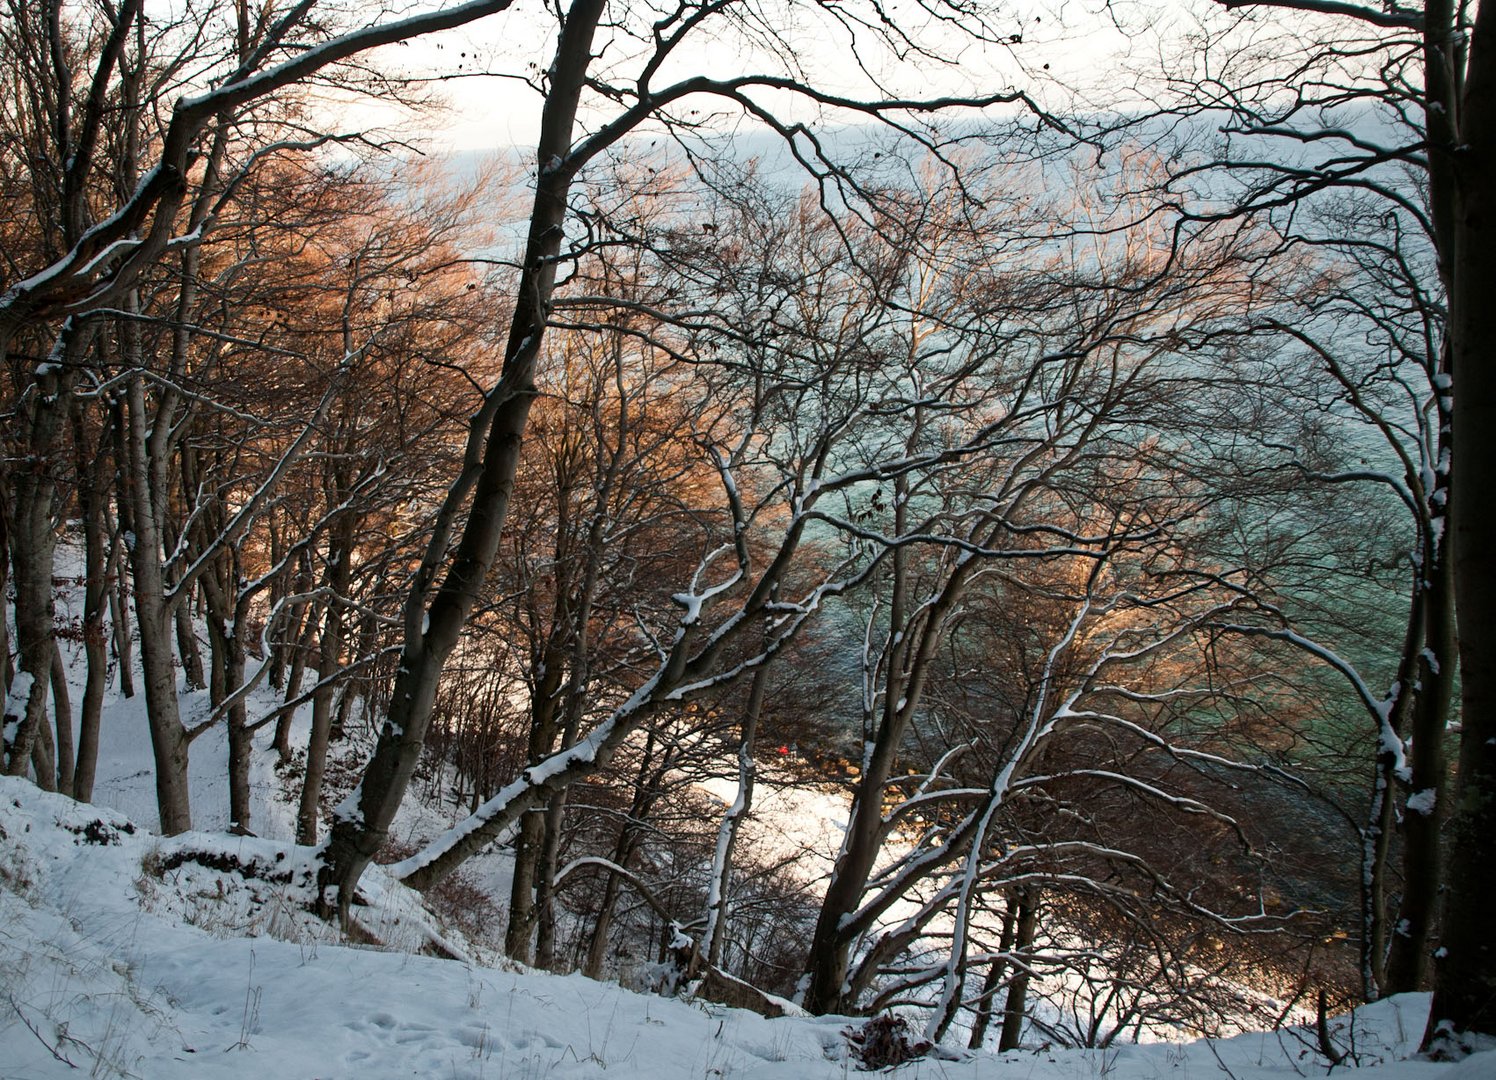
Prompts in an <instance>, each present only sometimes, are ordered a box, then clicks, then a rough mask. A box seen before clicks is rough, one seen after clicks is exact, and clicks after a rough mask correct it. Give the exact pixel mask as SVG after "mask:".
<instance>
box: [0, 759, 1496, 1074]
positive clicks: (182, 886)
mask: <svg viewBox="0 0 1496 1080" xmlns="http://www.w3.org/2000/svg"><path fill="white" fill-rule="evenodd" d="M192 853H197V856H198V857H200V858H201V859H202V860H203V861H202V862H193V861H191V859H190V856H191V855H192ZM310 855H311V850H310V849H305V848H302V849H298V848H295V847H293V846H291V845H286V844H281V843H277V842H273V841H267V840H256V839H243V838H237V837H233V838H231V837H224V836H219V835H212V834H206V833H189V834H186V835H185V836H182V837H177V838H173V839H172V840H170V841H167V840H162V839H159V838H157V837H153V836H151V835H150V834H149V833H148V832H147V831H146V830H145V829H143V828H141V827H140V826H138V825H132V824H131V823H130V822H129V821H128V819H126V818H125V817H124V816H123V815H120V814H117V813H114V812H111V811H108V810H102V809H100V808H98V807H87V806H80V805H77V804H74V803H72V802H70V801H69V800H67V799H64V798H61V797H59V796H55V795H49V794H45V793H43V792H40V791H38V790H37V789H36V788H35V787H33V786H32V785H30V784H29V783H27V782H25V781H21V780H16V779H13V778H8V777H6V778H0V926H3V927H4V930H3V931H0V985H3V986H4V987H5V999H4V1001H3V1002H0V1005H3V1013H0V1062H4V1063H5V1064H4V1070H5V1075H6V1076H7V1077H16V1078H28V1080H30V1078H38V1080H40V1078H49V1077H64V1076H75V1075H83V1074H84V1071H85V1070H87V1071H88V1073H89V1074H91V1075H96V1076H117V1077H124V1076H141V1077H150V1078H152V1080H176V1078H184V1080H185V1078H192V1080H198V1078H209V1080H210V1078H214V1077H238V1076H251V1075H253V1076H286V1077H354V1076H356V1077H359V1078H360V1080H365V1078H367V1080H381V1078H386V1077H388V1078H394V1077H410V1076H422V1077H444V1078H445V1077H453V1078H457V1080H479V1078H505V1077H516V1078H531V1077H534V1078H549V1077H554V1078H558V1080H563V1078H574V1077H601V1076H606V1077H621V1078H625V1080H628V1078H648V1080H677V1078H679V1080H685V1078H687V1077H694V1078H701V1077H733V1078H739V1080H780V1078H783V1080H789V1078H811V1080H813V1078H816V1077H824V1078H826V1080H831V1078H833V1077H846V1076H847V1075H849V1073H850V1072H852V1071H854V1070H855V1062H852V1061H849V1059H848V1057H847V1050H846V1043H845V1040H844V1038H843V1036H842V1030H843V1028H844V1027H846V1026H847V1024H848V1021H846V1020H845V1019H843V1018H835V1017H830V1018H808V1017H793V1016H792V1017H786V1018H782V1019H777V1020H769V1019H765V1018H763V1017H761V1016H758V1015H756V1014H753V1013H749V1012H744V1011H741V1010H736V1009H727V1008H722V1007H719V1006H714V1005H707V1004H705V1003H700V1002H696V1003H692V1002H688V1001H685V1000H681V999H677V998H662V997H658V996H651V995H642V994H633V993H630V992H628V991H625V990H622V989H620V988H618V987H617V986H613V985H607V984H602V983H597V982H593V981H591V980H589V979H585V978H582V977H580V976H564V977H563V976H553V975H542V974H537V973H535V972H531V971H528V970H523V969H517V968H510V969H505V968H500V967H485V966H482V965H480V964H477V963H474V962H471V961H460V960H451V959H441V958H438V957H435V956H426V955H416V954H412V953H410V952H401V951H394V950H377V949H371V948H352V947H349V946H345V945H339V944H335V943H333V942H331V941H330V940H329V938H330V934H331V932H330V930H329V929H328V928H327V927H325V926H321V925H320V924H318V923H317V922H316V920H315V919H313V918H312V917H311V916H309V915H308V914H307V913H306V912H305V910H304V909H303V908H302V906H301V901H303V900H304V899H305V889H306V887H307V886H306V884H305V883H304V882H303V881H302V880H301V879H302V878H303V877H304V876H305V874H306V873H307V871H308V869H309V861H308V860H309V858H310ZM183 858H186V859H187V861H183V862H180V863H179V864H178V865H175V866H174V865H173V864H174V863H176V862H177V860H178V859H183ZM230 858H232V859H233V860H235V861H236V862H237V863H238V864H240V865H243V866H245V867H249V868H251V869H250V870H248V871H246V872H236V871H235V870H233V869H229V868H225V867H228V866H229V863H228V860H229V859H230ZM215 860H217V861H218V862H219V863H220V865H219V866H217V867H215V866H212V865H206V863H209V862H213V861H215ZM277 868H279V869H277ZM371 876H372V877H374V878H375V879H376V881H377V883H378V886H379V887H378V888H377V889H375V890H374V891H373V892H372V893H371V906H372V907H374V908H376V909H378V910H380V911H382V912H383V913H384V917H385V919H386V921H387V922H388V920H391V919H395V918H401V919H405V920H408V923H409V924H414V925H418V926H420V927H421V928H423V930H429V928H430V927H429V923H428V922H427V921H426V920H425V919H424V917H423V916H422V915H420V913H419V909H418V908H415V907H413V906H402V901H401V895H402V894H404V890H403V889H401V888H400V886H398V885H396V884H395V883H394V882H393V881H391V880H390V879H389V878H388V877H386V876H385V875H383V873H382V872H380V871H378V870H373V871H371ZM404 895H405V896H406V897H408V894H404ZM389 925H390V926H391V927H393V926H394V924H393V923H389ZM319 927H320V928H319ZM419 937H420V934H416V935H415V936H414V938H413V940H418V939H419ZM407 944H408V943H407ZM1426 1009H1427V1001H1426V999H1425V998H1423V997H1420V996H1406V997H1401V998H1393V999H1390V1000H1388V1001H1383V1002H1379V1003H1378V1004H1376V1005H1373V1006H1369V1007H1367V1008H1364V1009H1362V1010H1360V1012H1358V1013H1357V1014H1356V1015H1355V1016H1354V1017H1353V1018H1341V1019H1340V1020H1337V1021H1336V1022H1335V1023H1334V1024H1333V1025H1332V1037H1334V1038H1336V1039H1337V1040H1338V1041H1339V1042H1341V1044H1342V1045H1351V1044H1352V1038H1354V1042H1353V1045H1354V1047H1355V1049H1356V1054H1357V1055H1358V1057H1359V1059H1360V1062H1361V1067H1360V1068H1359V1069H1352V1068H1343V1069H1337V1070H1336V1071H1337V1073H1340V1072H1345V1073H1357V1074H1364V1076H1365V1080H1476V1078H1477V1077H1484V1076H1489V1075H1491V1074H1492V1073H1491V1070H1493V1069H1496V1052H1492V1053H1483V1054H1478V1055H1476V1056H1474V1057H1471V1058H1469V1059H1467V1060H1466V1061H1465V1062H1464V1063H1463V1064H1462V1065H1458V1066H1448V1065H1435V1064H1430V1063H1426V1062H1418V1061H1409V1060H1406V1059H1407V1056H1408V1053H1409V1051H1410V1048H1411V1047H1412V1045H1413V1044H1414V1043H1415V1042H1416V1040H1417V1038H1418V1036H1419V1034H1421V1032H1422V1028H1423V1017H1424V1014H1425V1011H1426ZM1352 1025H1354V1031H1352ZM1311 1047H1312V1037H1311V1036H1310V1034H1309V1033H1307V1032H1304V1031H1301V1030H1289V1031H1284V1032H1279V1033H1267V1034H1253V1035H1248V1036H1238V1037H1236V1038H1233V1039H1228V1040H1223V1041H1219V1042H1216V1043H1213V1044H1205V1043H1198V1042H1197V1043H1185V1044H1154V1045H1143V1046H1125V1047H1120V1048H1115V1049H1112V1050H1109V1051H1105V1052H1102V1051H1053V1050H1043V1051H1040V1052H1038V1053H1034V1052H1031V1051H1023V1052H1014V1053H1010V1054H1007V1055H1003V1056H998V1055H992V1054H977V1055H968V1054H964V1053H958V1052H955V1051H950V1052H948V1053H944V1054H942V1056H941V1057H940V1058H930V1059H924V1060H919V1061H915V1062H913V1063H911V1064H909V1065H906V1066H904V1067H902V1068H901V1069H900V1070H899V1071H898V1075H899V1076H901V1077H910V1078H915V1077H926V1078H932V1080H933V1078H937V1077H938V1078H949V1080H978V1078H987V1080H997V1078H999V1077H1004V1076H1021V1077H1023V1078H1024V1080H1089V1078H1093V1077H1095V1076H1097V1075H1106V1076H1110V1077H1112V1078H1113V1080H1158V1078H1160V1077H1185V1076H1189V1075H1200V1076H1213V1075H1216V1073H1217V1072H1218V1071H1220V1070H1226V1071H1227V1074H1228V1075H1230V1076H1232V1077H1234V1078H1235V1080H1280V1078H1288V1077H1293V1076H1300V1077H1303V1076H1318V1075H1324V1074H1325V1072H1326V1070H1325V1068H1324V1067H1323V1065H1321V1064H1317V1063H1316V1060H1315V1055H1314V1053H1313V1051H1312V1048H1311Z"/></svg>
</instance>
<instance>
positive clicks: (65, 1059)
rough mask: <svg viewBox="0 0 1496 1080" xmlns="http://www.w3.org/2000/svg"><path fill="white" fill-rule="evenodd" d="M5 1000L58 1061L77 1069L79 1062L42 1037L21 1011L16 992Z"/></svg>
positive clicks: (8, 995) (7, 995) (27, 1028)
mask: <svg viewBox="0 0 1496 1080" xmlns="http://www.w3.org/2000/svg"><path fill="white" fill-rule="evenodd" d="M5 1000H6V1001H8V1002H10V1007H11V1008H12V1009H14V1010H15V1012H16V1015H17V1016H19V1017H20V1018H21V1023H23V1024H25V1025H26V1030H28V1031H30V1032H31V1034H33V1035H35V1036H36V1041H37V1042H39V1043H41V1044H42V1045H43V1046H45V1047H46V1048H47V1052H48V1053H49V1054H51V1055H52V1056H53V1057H55V1058H56V1059H57V1060H58V1061H60V1062H62V1063H63V1064H64V1065H66V1066H67V1067H68V1068H70V1069H76V1068H77V1067H78V1063H77V1062H75V1061H73V1060H72V1059H71V1058H69V1057H68V1056H67V1055H66V1054H64V1053H63V1052H62V1051H61V1050H59V1049H58V1048H57V1047H55V1046H53V1045H52V1044H51V1043H49V1042H48V1041H47V1040H46V1039H44V1038H42V1033H41V1032H40V1031H38V1030H37V1029H36V1025H35V1024H33V1023H32V1022H31V1021H30V1019H28V1018H27V1016H26V1014H25V1013H24V1012H22V1011H21V1003H20V1002H19V1001H17V1000H16V996H15V995H14V994H6V995H5Z"/></svg>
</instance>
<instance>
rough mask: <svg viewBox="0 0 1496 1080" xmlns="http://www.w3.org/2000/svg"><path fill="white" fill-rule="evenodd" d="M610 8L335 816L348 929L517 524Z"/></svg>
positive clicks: (569, 59) (540, 156)
mask: <svg viewBox="0 0 1496 1080" xmlns="http://www.w3.org/2000/svg"><path fill="white" fill-rule="evenodd" d="M603 8H604V2H603V0H574V3H573V4H572V5H571V8H570V10H569V11H568V13H567V16H566V21H565V24H564V26H563V27H562V31H561V37H560V41H559V42H558V44H557V49H556V57H555V61H554V63H553V64H552V66H551V69H550V92H549V94H548V95H547V96H546V101H545V107H544V110H543V112H542V114H541V133H540V141H539V145H538V148H537V154H536V159H537V163H538V165H539V174H538V176H537V179H536V188H535V202H534V208H533V210H532V213H531V218H530V230H529V237H528V240H527V242H526V248H525V257H524V265H523V269H522V271H521V274H520V282H519V287H518V292H517V301H516V305H515V311H514V318H513V321H512V323H511V326H510V331H509V339H508V345H507V347H506V350H505V357H504V369H503V372H502V374H501V376H500V379H499V384H498V385H497V386H496V387H495V388H494V389H493V391H491V393H490V396H489V399H488V401H487V402H486V403H485V406H484V408H483V410H481V411H480V414H479V417H480V422H481V419H486V420H487V423H486V425H485V427H486V431H482V430H480V429H476V428H475V430H474V432H473V435H474V436H475V437H474V439H473V441H472V449H473V450H477V448H478V446H479V445H480V443H479V439H478V436H479V435H480V434H482V435H483V436H484V437H483V439H482V443H481V445H482V449H481V459H480V460H477V461H472V460H470V461H469V463H468V465H467V466H466V467H465V471H467V469H471V470H472V472H473V475H472V479H471V480H466V479H464V478H459V480H458V482H457V483H456V484H455V485H454V487H453V489H452V491H451V492H450V493H449V496H448V502H447V504H446V505H444V507H443V513H442V517H443V519H444V520H443V521H442V522H440V523H439V524H438V529H437V532H438V535H437V536H436V537H435V538H433V546H434V549H435V550H434V554H435V556H436V557H437V559H438V560H439V559H440V557H441V556H442V555H443V554H444V553H445V546H444V544H443V543H442V536H441V534H442V532H443V531H445V530H449V529H451V528H452V522H453V519H455V516H456V513H457V511H458V510H459V508H460V504H461V503H462V502H463V501H464V500H463V495H464V494H465V492H466V491H467V489H468V488H469V487H471V489H472V498H471V504H470V506H469V509H468V516H467V524H466V526H465V527H464V528H463V530H462V533H461V537H460V539H459V540H458V542H457V550H456V555H455V558H454V560H453V562H452V564H451V566H450V567H449V568H448V570H447V573H446V576H445V578H444V579H443V580H442V583H441V585H440V587H439V588H438V589H437V590H436V596H435V597H434V599H432V600H431V602H430V605H429V607H428V605H427V602H426V598H427V595H428V593H427V590H428V589H429V587H430V582H431V581H432V580H433V579H434V577H435V575H436V573H437V569H438V566H437V565H435V564H434V561H433V560H432V559H431V557H430V556H428V559H427V561H426V562H424V563H423V564H422V566H421V568H420V570H419V571H418V581H417V583H416V584H415V585H414V586H413V587H412V591H411V599H410V602H409V603H408V604H407V608H406V612H405V648H404V651H403V652H402V654H401V662H400V667H399V670H398V673H397V675H396V678H395V686H394V691H393V693H392V695H391V698H390V702H389V706H388V709H387V712H386V718H385V722H384V725H383V726H382V728H381V730H380V736H379V742H378V744H377V745H376V747H375V751H374V756H373V758H372V759H371V760H370V762H369V764H368V766H367V768H366V769H365V771H364V776H363V779H362V781H361V783H360V784H359V787H358V788H357V789H356V790H355V792H354V793H353V795H352V796H350V799H349V802H348V803H347V804H346V805H345V807H343V808H342V809H341V811H340V813H339V814H338V815H337V817H336V820H335V821H334V823H333V827H332V831H331V834H330V835H329V837H328V841H327V844H326V846H325V848H324V850H323V867H322V869H321V871H320V872H319V875H318V885H319V903H320V904H321V906H322V908H323V910H324V911H327V910H328V909H329V908H330V907H331V906H334V905H335V906H336V908H337V910H338V913H339V915H340V917H341V918H342V919H343V921H345V922H346V921H347V916H348V909H349V905H350V904H351V903H352V901H353V892H354V890H355V888H356V887H357V884H358V879H359V877H360V876H361V875H362V874H363V871H364V868H365V867H366V866H368V864H369V862H370V860H372V859H373V857H374V854H375V852H377V851H378V850H379V848H380V847H381V846H382V845H383V844H384V841H385V838H386V837H387V836H388V834H389V827H390V822H391V821H393V820H394V817H395V812H396V811H397V810H398V809H399V806H400V800H401V799H402V798H403V797H404V794H405V790H406V788H407V787H408V786H409V784H410V778H411V776H412V774H413V773H414V772H415V767H416V765H417V763H418V762H419V760H420V754H421V747H422V745H423V744H424V742H425V738H426V729H427V727H428V726H429V724H430V721H431V710H432V707H433V705H434V704H435V702H436V690H437V684H438V682H439V681H440V679H441V672H442V667H443V665H444V664H445V662H446V659H447V656H448V655H449V654H450V653H451V651H452V649H453V648H454V647H455V646H456V644H457V637H458V634H459V633H460V632H461V629H462V626H463V624H464V623H465V622H466V621H467V617H468V614H469V613H470V612H471V611H472V608H473V606H474V604H475V603H476V602H477V599H478V595H479V593H480V592H481V590H482V588H483V583H484V580H485V579H486V578H487V576H488V570H489V568H490V567H491V566H492V565H493V559H494V555H495V553H496V551H497V549H498V544H499V536H500V533H501V530H502V528H503V525H504V521H505V518H506V517H507V516H508V511H509V499H510V496H511V494H512V493H513V490H514V475H515V471H516V469H517V468H518V465H519V453H520V441H521V437H522V436H523V434H524V430H525V424H526V422H527V421H528V419H529V415H530V405H531V402H532V401H533V399H534V393H535V370H536V364H537V362H538V360H539V355H540V346H541V342H542V340H543V338H544V336H545V329H546V324H547V322H548V320H549V317H550V306H551V297H552V294H553V292H554V290H555V282H556V264H555V262H554V257H555V256H556V254H557V253H559V251H560V250H561V240H562V236H563V234H564V228H565V222H566V207H567V195H568V193H569V191H570V190H571V180H572V175H573V174H572V172H571V171H569V170H568V169H567V168H563V167H562V163H563V162H564V161H565V160H566V159H567V157H568V156H569V155H570V152H571V148H572V134H573V130H574V128H575V125H576V117H577V107H578V104H579V101H580V98H581V92H582V88H583V86H584V85H585V82H586V77H587V68H588V65H589V64H590V62H591V59H592V39H593V36H594V34H595V32H596V30H597V25H598V21H599V20H600V19H601V17H602V13H603ZM574 167H575V166H573V168H574ZM471 457H472V455H471V454H470V459H471Z"/></svg>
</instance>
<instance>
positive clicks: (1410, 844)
mask: <svg viewBox="0 0 1496 1080" xmlns="http://www.w3.org/2000/svg"><path fill="white" fill-rule="evenodd" d="M1445 432H1446V433H1447V426H1446V427H1445ZM1442 442H1443V439H1442V438H1441V444H1442ZM1440 457H1441V458H1442V457H1443V455H1442V454H1441V455H1440ZM1446 511H1447V507H1446ZM1429 549H1430V556H1429V558H1428V560H1427V564H1426V567H1425V568H1424V570H1423V572H1422V577H1423V580H1424V588H1425V590H1426V594H1425V605H1424V647H1423V649H1422V651H1421V652H1420V654H1419V665H1418V676H1417V679H1418V681H1417V685H1418V696H1417V698H1416V700H1415V702H1414V705H1413V715H1412V721H1411V725H1410V730H1409V739H1410V742H1411V748H1410V752H1411V757H1412V776H1411V778H1410V782H1409V785H1408V786H1409V789H1410V791H1411V794H1410V795H1409V797H1408V799H1407V802H1406V803H1405V807H1404V813H1403V826H1402V830H1403V894H1402V902H1401V904H1400V905H1399V907H1398V912H1397V920H1396V922H1395V923H1394V924H1393V928H1392V933H1391V941H1390V947H1389V949H1388V953H1387V966H1386V981H1385V983H1384V984H1383V992H1384V993H1387V994H1402V993H1408V992H1411V991H1414V990H1422V989H1423V988H1424V985H1425V983H1426V981H1427V978H1428V971H1429V964H1430V962H1431V960H1432V956H1431V950H1430V948H1429V943H1430V940H1431V938H1432V935H1433V930H1434V915H1435V912H1436V910H1437V906H1438V898H1439V887H1440V883H1441V881H1442V880H1443V866H1442V861H1443V860H1442V858H1441V851H1440V843H1441V838H1440V826H1441V822H1442V820H1443V816H1444V807H1443V804H1444V802H1445V800H1446V798H1447V791H1446V788H1447V777H1448V771H1449V769H1448V764H1447V762H1446V761H1445V754H1444V739H1445V737H1446V728H1447V727H1448V724H1449V707H1450V701H1451V698H1452V696H1453V691H1454V669H1455V663H1456V657H1457V655H1458V654H1457V651H1456V650H1457V644H1456V642H1455V633H1454V608H1453V606H1452V602H1453V598H1454V592H1453V590H1454V581H1453V565H1452V561H1451V559H1450V558H1449V544H1448V543H1441V542H1440V541H1439V539H1437V538H1435V539H1433V540H1432V541H1431V542H1430V544H1429Z"/></svg>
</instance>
